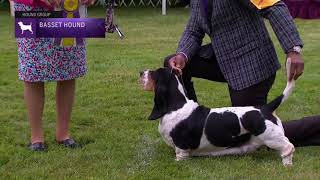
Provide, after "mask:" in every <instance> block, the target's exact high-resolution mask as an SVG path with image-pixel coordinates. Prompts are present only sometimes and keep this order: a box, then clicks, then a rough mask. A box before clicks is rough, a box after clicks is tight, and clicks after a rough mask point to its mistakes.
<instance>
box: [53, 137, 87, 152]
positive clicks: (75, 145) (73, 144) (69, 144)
mask: <svg viewBox="0 0 320 180" xmlns="http://www.w3.org/2000/svg"><path fill="white" fill-rule="evenodd" d="M57 143H58V144H61V145H64V147H66V148H70V149H75V148H81V147H82V145H80V144H78V143H76V142H75V141H74V140H73V139H71V138H69V139H66V140H63V141H57Z"/></svg>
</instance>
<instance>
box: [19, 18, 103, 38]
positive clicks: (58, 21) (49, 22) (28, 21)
mask: <svg viewBox="0 0 320 180" xmlns="http://www.w3.org/2000/svg"><path fill="white" fill-rule="evenodd" d="M15 30H16V37H17V38H39V37H45V38H64V37H73V38H105V32H106V29H105V22H104V19H102V18H44V19H34V18H16V19H15Z"/></svg>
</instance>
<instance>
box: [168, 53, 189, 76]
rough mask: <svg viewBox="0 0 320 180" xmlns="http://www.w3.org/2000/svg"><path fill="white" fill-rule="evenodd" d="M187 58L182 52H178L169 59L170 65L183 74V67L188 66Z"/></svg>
mask: <svg viewBox="0 0 320 180" xmlns="http://www.w3.org/2000/svg"><path fill="white" fill-rule="evenodd" d="M186 62H187V59H186V57H185V56H184V55H182V54H177V55H175V56H173V57H172V58H171V59H170V60H169V67H170V68H172V69H174V70H176V71H178V73H179V74H180V75H182V69H183V68H184V67H185V66H186Z"/></svg>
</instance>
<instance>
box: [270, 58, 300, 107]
mask: <svg viewBox="0 0 320 180" xmlns="http://www.w3.org/2000/svg"><path fill="white" fill-rule="evenodd" d="M290 68H291V59H290V58H288V59H287V63H286V69H287V76H288V81H287V86H286V88H285V89H284V91H283V93H282V95H281V96H278V97H277V98H276V99H274V100H273V101H271V102H270V103H269V104H267V105H266V108H267V109H268V110H269V111H270V112H274V111H275V110H276V109H277V108H278V107H279V106H280V105H281V104H282V103H283V102H285V101H286V100H287V99H288V97H289V96H290V95H291V93H292V91H293V89H294V86H295V80H294V78H292V80H289V73H290Z"/></svg>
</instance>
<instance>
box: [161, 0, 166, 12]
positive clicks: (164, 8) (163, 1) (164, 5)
mask: <svg viewBox="0 0 320 180" xmlns="http://www.w3.org/2000/svg"><path fill="white" fill-rule="evenodd" d="M166 14H167V0H162V15H166Z"/></svg>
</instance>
